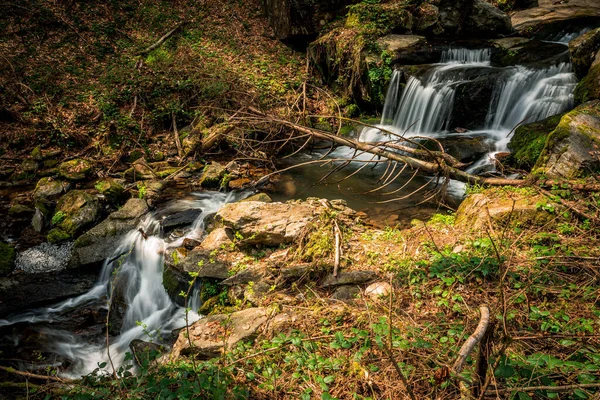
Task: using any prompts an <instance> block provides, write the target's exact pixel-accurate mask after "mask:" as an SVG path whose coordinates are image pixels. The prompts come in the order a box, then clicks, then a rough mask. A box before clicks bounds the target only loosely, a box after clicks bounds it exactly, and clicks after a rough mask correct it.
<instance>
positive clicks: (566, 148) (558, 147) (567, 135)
mask: <svg viewBox="0 0 600 400" xmlns="http://www.w3.org/2000/svg"><path fill="white" fill-rule="evenodd" d="M534 172H535V173H536V174H543V175H546V176H547V177H550V178H561V179H565V178H566V179H573V178H579V177H585V176H590V175H595V174H598V173H600V103H598V102H588V103H585V104H582V105H580V106H579V107H577V108H575V109H574V110H572V111H570V112H568V113H566V114H565V115H563V116H562V118H561V119H560V123H559V124H558V126H557V127H556V128H555V129H554V130H553V131H552V133H551V134H550V135H549V136H548V139H547V140H546V144H545V146H544V149H543V150H542V153H541V155H540V157H539V158H538V160H537V162H536V164H535V166H534Z"/></svg>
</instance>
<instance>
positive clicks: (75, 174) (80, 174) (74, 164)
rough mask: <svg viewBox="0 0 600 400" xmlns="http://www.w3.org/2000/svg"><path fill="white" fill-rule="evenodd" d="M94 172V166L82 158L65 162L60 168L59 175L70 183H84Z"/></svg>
mask: <svg viewBox="0 0 600 400" xmlns="http://www.w3.org/2000/svg"><path fill="white" fill-rule="evenodd" d="M92 172H93V164H92V163H91V162H89V161H87V160H84V159H82V158H76V159H74V160H71V161H65V162H63V163H61V164H60V165H59V166H58V175H59V176H60V177H61V178H64V179H66V180H69V181H82V180H84V179H86V178H89V177H90V176H91V175H92Z"/></svg>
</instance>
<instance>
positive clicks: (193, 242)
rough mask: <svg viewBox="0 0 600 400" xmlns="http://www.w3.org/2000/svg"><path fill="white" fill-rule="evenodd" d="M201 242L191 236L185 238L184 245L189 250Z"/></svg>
mask: <svg viewBox="0 0 600 400" xmlns="http://www.w3.org/2000/svg"><path fill="white" fill-rule="evenodd" d="M200 244H201V243H200V242H199V241H197V240H196V239H191V238H185V239H183V243H182V245H183V247H185V248H186V249H187V250H192V249H194V248H195V247H198V246H200Z"/></svg>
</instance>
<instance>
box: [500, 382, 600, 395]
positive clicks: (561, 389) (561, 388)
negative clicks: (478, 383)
mask: <svg viewBox="0 0 600 400" xmlns="http://www.w3.org/2000/svg"><path fill="white" fill-rule="evenodd" d="M596 388H600V383H581V384H578V385H564V386H526V387H515V388H506V389H494V393H496V392H498V393H509V392H517V391H518V392H535V391H539V390H547V391H549V392H554V393H559V392H569V391H571V390H575V389H596Z"/></svg>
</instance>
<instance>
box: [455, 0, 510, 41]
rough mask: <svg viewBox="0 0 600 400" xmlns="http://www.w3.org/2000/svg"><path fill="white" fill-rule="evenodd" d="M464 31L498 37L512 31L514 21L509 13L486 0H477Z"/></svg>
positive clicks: (482, 35) (480, 35)
mask: <svg viewBox="0 0 600 400" xmlns="http://www.w3.org/2000/svg"><path fill="white" fill-rule="evenodd" d="M464 31H465V32H467V33H470V34H472V35H477V36H479V37H496V36H498V35H506V34H509V33H511V32H512V23H511V20H510V17H509V16H508V14H506V13H505V12H503V11H502V10H500V9H499V8H497V7H494V6H493V5H491V4H489V3H487V2H485V1H484V0H475V1H474V2H473V6H472V8H471V13H470V14H469V16H468V17H467V19H466V21H465V27H464Z"/></svg>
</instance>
